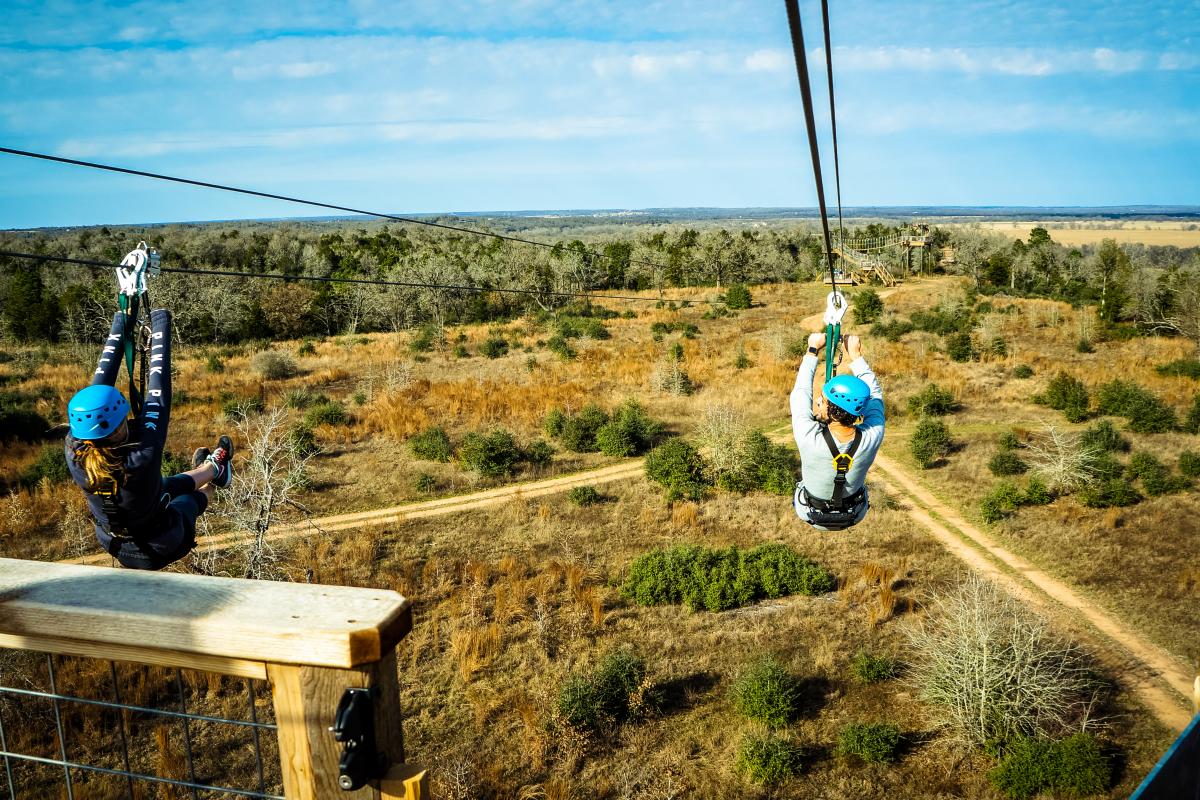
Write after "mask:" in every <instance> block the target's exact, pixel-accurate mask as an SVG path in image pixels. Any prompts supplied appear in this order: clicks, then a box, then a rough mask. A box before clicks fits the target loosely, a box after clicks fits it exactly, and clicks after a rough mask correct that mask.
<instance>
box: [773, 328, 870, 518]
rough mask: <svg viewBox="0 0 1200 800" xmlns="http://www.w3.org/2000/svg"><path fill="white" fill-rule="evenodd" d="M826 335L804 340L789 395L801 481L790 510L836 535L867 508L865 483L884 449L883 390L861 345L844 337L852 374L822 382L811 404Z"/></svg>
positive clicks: (865, 512) (856, 339)
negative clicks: (873, 464)
mask: <svg viewBox="0 0 1200 800" xmlns="http://www.w3.org/2000/svg"><path fill="white" fill-rule="evenodd" d="M829 335H830V334H827V333H822V332H820V331H818V332H817V333H813V334H811V335H810V336H809V337H808V352H807V353H805V354H804V359H803V360H802V361H801V362H800V369H799V371H798V372H797V373H796V385H795V387H794V388H793V389H792V395H791V407H792V434H793V436H795V438H796V446H797V447H798V448H800V469H801V474H802V476H803V478H802V480H801V482H800V483H797V484H796V492H795V494H794V495H793V498H792V504H793V507H794V508H795V509H796V514H797V515H798V516H799V517H800V519H802V520H804V521H805V522H807V523H808V524H809V525H812V526H813V527H814V528H816V529H817V530H822V531H840V530H845V529H846V528H849V527H851V526H853V525H857V524H858V523H859V522H862V519H863V517H865V516H866V515H867V510H868V508H869V507H870V502H869V500H868V497H867V487H866V478H867V470H869V469H870V468H871V464H872V463H873V462H874V461H875V454H876V453H878V452H879V446H880V445H881V444H883V433H884V414H883V389H882V388H881V387H880V386H879V381H878V380H877V379H876V378H875V373H874V372H872V371H871V367H870V366H869V365H868V364H867V361H866V359H865V358H863V354H862V340H861V339H860V338H859V337H858V336H847V337H845V338H844V339H843V340H842V342H841V344H842V348H843V350H844V352H845V354H846V357H847V358H849V359H850V371H851V373H853V374H851V375H835V376H833V377H832V378H829V379H827V380H826V381H825V384H824V385H823V386H822V387H821V396H820V397H819V398H818V399H817V402H816V403H815V404H814V403H813V380H814V378H815V377H816V374H817V354H818V353H820V352H821V349H822V348H825V347H826V344H827V343H828V342H827V337H828V336H829ZM833 346H834V347H836V346H837V345H836V343H835V344H834V345H833ZM827 357H828V356H827Z"/></svg>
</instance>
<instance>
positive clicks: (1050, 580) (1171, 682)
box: [872, 455, 1194, 731]
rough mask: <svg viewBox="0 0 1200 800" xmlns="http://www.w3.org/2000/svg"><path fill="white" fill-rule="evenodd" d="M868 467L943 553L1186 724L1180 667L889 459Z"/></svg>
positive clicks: (1156, 708)
mask: <svg viewBox="0 0 1200 800" xmlns="http://www.w3.org/2000/svg"><path fill="white" fill-rule="evenodd" d="M874 467H875V468H874V470H873V474H872V480H874V481H876V482H878V483H880V484H882V485H883V487H884V489H885V490H886V491H890V492H891V493H892V494H893V495H898V496H903V497H905V498H906V499H907V500H908V501H909V506H908V508H906V509H905V510H906V511H907V512H908V514H909V516H911V517H912V518H913V519H914V520H916V521H917V522H919V523H921V525H923V526H924V527H925V528H926V529H928V530H929V532H930V533H931V534H932V535H933V537H934V538H935V539H937V540H938V541H939V542H940V543H941V544H942V545H943V546H944V547H945V548H946V549H947V550H949V551H950V552H951V553H953V554H954V555H955V556H957V557H958V558H959V559H961V560H962V561H963V562H964V563H965V564H967V566H969V567H971V569H973V570H975V571H977V572H979V573H980V574H982V575H985V576H987V577H988V578H990V579H991V580H993V581H995V582H996V583H997V584H999V585H1001V586H1003V587H1004V588H1005V589H1006V590H1007V591H1009V592H1010V593H1012V594H1014V595H1015V596H1017V597H1019V598H1021V599H1022V600H1023V601H1025V602H1026V603H1030V604H1033V605H1036V606H1039V607H1041V608H1042V609H1044V610H1045V611H1047V612H1049V614H1050V615H1051V616H1052V617H1053V618H1055V619H1056V620H1057V621H1058V622H1060V623H1064V624H1066V625H1067V626H1068V627H1070V628H1071V629H1073V630H1074V631H1075V632H1076V633H1078V634H1080V635H1081V636H1082V638H1085V639H1086V640H1089V641H1090V642H1091V643H1092V644H1093V645H1098V646H1099V650H1098V652H1097V656H1098V657H1099V658H1101V660H1103V661H1104V662H1105V663H1106V664H1107V665H1108V666H1109V667H1110V668H1112V669H1113V670H1115V671H1116V673H1117V674H1118V675H1120V676H1121V679H1122V681H1123V682H1124V683H1125V684H1127V685H1128V686H1129V688H1130V689H1132V690H1133V691H1134V693H1135V694H1137V696H1138V698H1139V699H1140V700H1141V701H1142V703H1144V704H1145V705H1146V706H1147V707H1148V708H1149V709H1150V710H1151V711H1153V712H1154V715H1155V716H1156V717H1158V719H1159V720H1160V721H1161V722H1162V723H1163V724H1164V725H1167V726H1168V727H1170V728H1172V729H1174V730H1177V731H1181V730H1183V729H1184V728H1185V727H1187V725H1188V723H1189V722H1190V721H1191V716H1192V715H1191V714H1190V713H1189V712H1188V709H1187V707H1186V705H1185V703H1184V698H1187V697H1190V696H1191V695H1192V692H1193V688H1194V683H1193V681H1194V676H1193V675H1192V672H1191V670H1189V669H1187V667H1186V666H1185V665H1184V664H1183V663H1181V662H1180V661H1179V660H1178V659H1176V658H1175V657H1174V656H1172V655H1171V654H1169V653H1167V652H1166V651H1165V650H1163V649H1162V648H1160V647H1158V646H1157V645H1154V644H1152V643H1151V642H1149V641H1147V640H1146V639H1144V638H1142V637H1141V636H1140V635H1138V634H1137V633H1135V632H1134V631H1133V630H1131V629H1130V628H1128V627H1126V626H1125V625H1124V624H1123V623H1121V622H1120V621H1118V620H1117V619H1115V618H1114V617H1112V616H1110V615H1109V614H1108V613H1106V612H1104V611H1102V610H1101V609H1099V608H1097V607H1096V606H1095V605H1093V604H1092V603H1090V602H1089V601H1088V600H1086V599H1085V598H1084V597H1082V596H1081V595H1080V594H1079V593H1077V592H1076V591H1074V590H1073V589H1071V588H1070V587H1069V586H1067V585H1066V584H1065V583H1063V582H1062V581H1060V580H1058V579H1057V578H1054V577H1053V576H1051V575H1049V574H1047V573H1046V572H1045V571H1043V570H1041V569H1039V568H1037V567H1036V566H1034V565H1033V564H1031V563H1030V562H1029V561H1027V560H1025V559H1024V558H1022V557H1021V556H1018V555H1017V554H1015V553H1013V552H1012V551H1010V550H1008V549H1007V548H1005V547H1003V546H1001V545H1000V544H998V543H997V542H996V540H995V539H993V538H992V537H991V536H989V535H987V534H986V533H984V532H983V531H981V530H980V529H979V528H977V527H976V526H974V525H972V524H971V523H970V522H967V521H966V520H964V519H963V518H962V516H961V515H960V514H959V513H958V512H956V511H955V510H954V509H952V508H950V507H949V506H947V505H946V504H945V503H942V502H941V501H940V500H938V499H937V498H936V497H935V496H934V495H933V494H931V493H930V492H929V491H928V490H926V489H925V488H924V487H922V486H921V485H920V484H919V483H917V481H916V480H915V479H914V478H913V477H912V476H911V475H908V474H907V473H906V472H905V471H904V470H903V469H902V468H901V467H900V466H899V465H898V464H897V463H896V462H895V461H893V460H892V459H890V458H888V457H886V456H883V455H879V456H876V458H875V464H874ZM934 515H936V517H940V520H939V519H936V518H935V516H934ZM942 521H944V522H945V523H946V524H943V522H942ZM947 525H949V526H950V527H947ZM951 528H953V530H951ZM1005 568H1007V569H1005ZM1014 573H1015V574H1014ZM1081 623H1086V624H1081ZM1097 634H1099V635H1098V636H1097ZM1164 683H1165V684H1166V686H1164ZM1167 686H1169V687H1170V689H1168V688H1166V687H1167ZM1172 690H1174V691H1172Z"/></svg>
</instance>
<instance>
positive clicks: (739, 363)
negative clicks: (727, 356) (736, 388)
mask: <svg viewBox="0 0 1200 800" xmlns="http://www.w3.org/2000/svg"><path fill="white" fill-rule="evenodd" d="M752 366H754V362H753V361H751V360H750V356H748V355H746V345H745V344H742V343H738V351H737V356H736V357H735V358H734V359H733V368H734V369H739V370H740V369H746V368H748V367H752Z"/></svg>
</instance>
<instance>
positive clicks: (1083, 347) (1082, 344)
mask: <svg viewBox="0 0 1200 800" xmlns="http://www.w3.org/2000/svg"><path fill="white" fill-rule="evenodd" d="M1075 352H1076V353H1094V352H1096V348H1095V347H1093V346H1092V343H1091V342H1090V341H1088V340H1087V339H1080V340H1079V341H1078V342H1077V343H1076V344H1075Z"/></svg>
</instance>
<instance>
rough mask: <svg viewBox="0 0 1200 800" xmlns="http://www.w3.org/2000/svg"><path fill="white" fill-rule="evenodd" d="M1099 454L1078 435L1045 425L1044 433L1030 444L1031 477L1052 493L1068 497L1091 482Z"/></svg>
mask: <svg viewBox="0 0 1200 800" xmlns="http://www.w3.org/2000/svg"><path fill="white" fill-rule="evenodd" d="M1102 454H1103V452H1102V451H1101V449H1100V448H1099V447H1098V446H1095V445H1088V444H1084V442H1083V439H1082V438H1081V437H1080V436H1079V435H1078V434H1074V433H1067V432H1065V431H1060V430H1059V429H1058V428H1055V427H1054V426H1053V425H1047V426H1046V430H1045V433H1044V434H1043V435H1042V436H1041V437H1040V438H1038V439H1037V440H1035V441H1033V442H1031V443H1030V444H1029V461H1030V462H1031V464H1032V466H1033V474H1034V475H1036V476H1037V477H1039V478H1041V479H1042V480H1043V481H1045V482H1046V488H1048V489H1049V490H1050V491H1052V492H1054V493H1055V494H1070V493H1071V492H1074V491H1076V490H1078V489H1082V488H1083V487H1084V486H1087V485H1088V484H1089V483H1091V482H1092V480H1093V478H1094V477H1095V472H1096V463H1097V461H1098V460H1099V459H1100V456H1101V455H1102Z"/></svg>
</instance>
